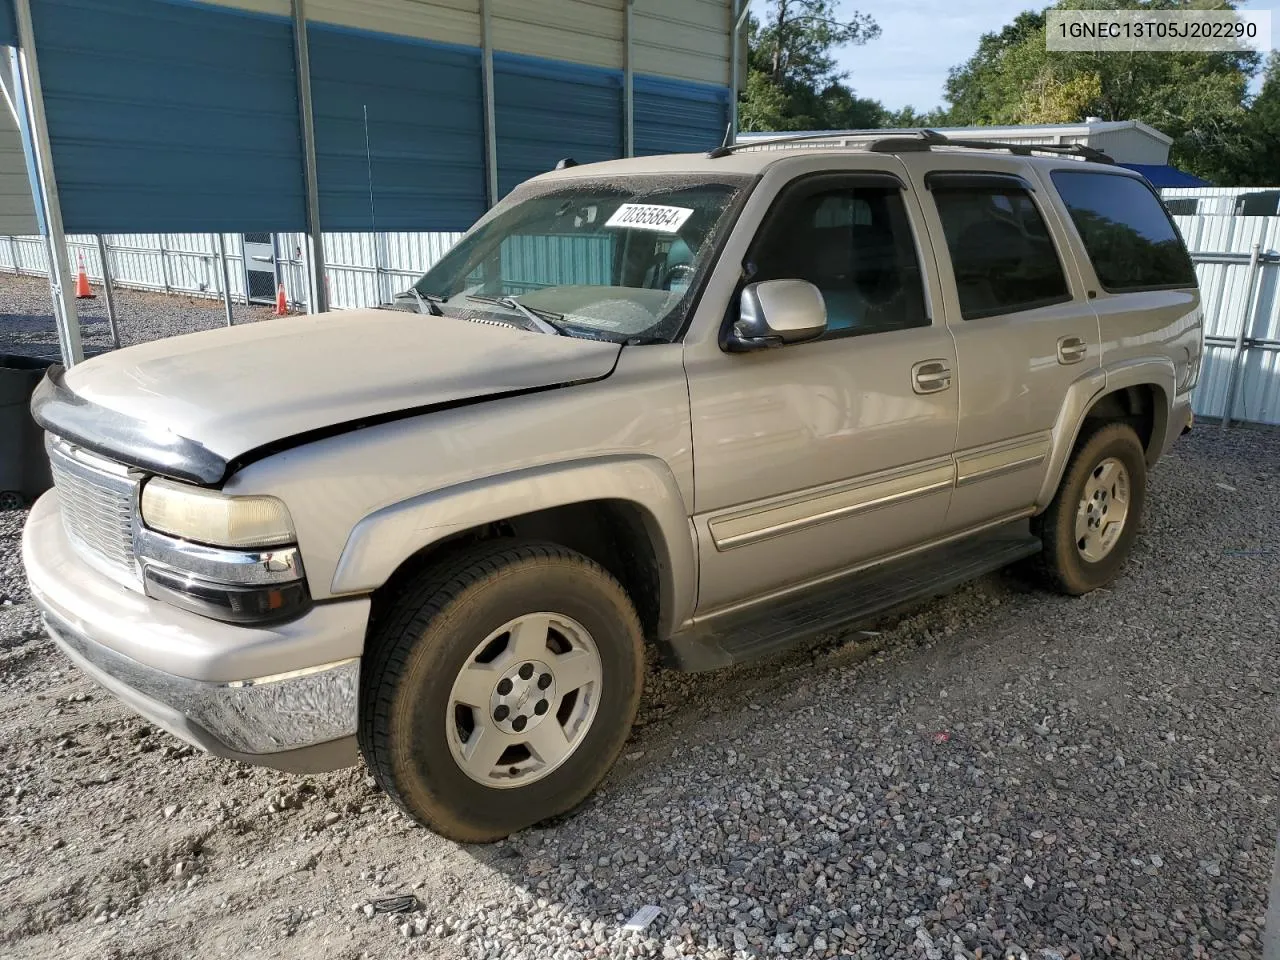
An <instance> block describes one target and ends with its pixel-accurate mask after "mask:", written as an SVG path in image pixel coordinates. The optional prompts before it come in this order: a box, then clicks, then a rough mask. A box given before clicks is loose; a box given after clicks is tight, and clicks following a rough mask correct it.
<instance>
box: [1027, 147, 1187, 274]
mask: <svg viewBox="0 0 1280 960" xmlns="http://www.w3.org/2000/svg"><path fill="white" fill-rule="evenodd" d="M1052 176H1053V184H1054V186H1055V187H1057V188H1058V194H1059V195H1060V196H1061V197H1062V200H1063V202H1064V203H1065V204H1066V205H1067V210H1068V211H1069V212H1070V213H1071V220H1072V221H1073V222H1074V223H1075V225H1076V229H1077V230H1078V231H1080V238H1081V239H1082V240H1083V241H1084V248H1085V250H1086V251H1087V252H1088V254H1089V259H1090V260H1091V261H1092V262H1093V269H1094V271H1095V272H1096V273H1097V274H1098V282H1099V283H1101V284H1102V287H1103V289H1104V290H1108V291H1110V292H1113V293H1115V292H1120V291H1125V290H1151V289H1156V288H1160V287H1194V286H1195V285H1196V273H1195V268H1194V267H1192V265H1191V258H1190V257H1189V256H1187V249H1186V247H1184V246H1183V244H1182V238H1181V237H1179V236H1178V231H1177V228H1176V227H1174V225H1173V221H1172V220H1170V219H1169V214H1168V213H1167V212H1166V210H1165V208H1164V206H1163V205H1162V204H1161V203H1160V200H1159V199H1158V198H1157V197H1156V195H1155V194H1154V193H1153V192H1152V191H1151V189H1150V188H1149V187H1148V186H1147V185H1146V184H1145V183H1143V182H1142V181H1141V180H1137V179H1135V178H1133V177H1125V176H1119V175H1116V174H1108V173H1076V172H1075V171H1072V170H1055V171H1054V172H1053V174H1052Z"/></svg>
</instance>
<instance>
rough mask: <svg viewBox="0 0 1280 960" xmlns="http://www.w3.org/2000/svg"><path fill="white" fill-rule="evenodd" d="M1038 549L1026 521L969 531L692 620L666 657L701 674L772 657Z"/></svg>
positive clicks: (944, 590)
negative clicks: (777, 596)
mask: <svg viewBox="0 0 1280 960" xmlns="http://www.w3.org/2000/svg"><path fill="white" fill-rule="evenodd" d="M1040 549H1041V544H1040V540H1039V538H1037V537H1034V536H1032V535H1031V534H1030V533H1029V532H1027V524H1026V522H1025V521H1023V522H1022V523H1020V524H1014V525H1011V526H1009V527H1003V528H1001V529H999V530H997V531H994V532H992V533H988V534H984V535H979V536H972V537H966V538H965V539H963V540H957V541H955V542H954V543H949V544H945V545H943V546H940V547H935V548H933V549H931V550H927V551H923V552H921V553H917V554H912V555H911V556H909V557H905V558H903V559H901V560H894V561H890V562H887V563H881V564H878V565H876V566H874V567H870V568H868V569H865V570H860V571H858V572H857V573H852V574H849V575H848V576H846V577H841V578H840V579H839V580H836V581H833V582H831V583H825V584H822V585H821V586H819V587H815V588H814V589H812V590H807V591H804V592H802V593H800V594H798V595H796V596H792V597H786V598H784V599H782V600H779V601H777V602H775V603H767V602H766V603H763V604H760V605H758V606H755V607H752V608H750V609H748V610H745V611H742V612H739V613H729V614H725V615H723V616H720V617H715V618H713V619H711V620H709V621H707V622H706V623H703V624H695V625H694V626H693V627H691V628H690V629H688V630H686V631H684V632H682V633H679V634H676V635H675V636H674V637H672V638H671V639H670V641H669V642H668V659H669V661H671V665H672V666H674V667H676V668H677V669H680V670H685V671H689V672H699V671H703V670H716V669H719V668H720V667H728V666H732V665H734V664H738V663H746V662H747V661H750V660H758V659H760V658H762V657H768V656H772V655H773V654H776V653H781V652H782V651H784V650H786V649H787V648H788V647H791V646H792V645H794V644H797V643H799V642H800V641H802V640H806V639H812V638H814V637H816V636H817V635H819V634H823V633H830V632H832V631H834V630H847V629H852V628H853V627H856V626H857V625H859V624H867V623H870V622H871V621H873V620H874V619H875V618H877V617H879V616H882V615H883V614H885V613H887V612H888V611H890V610H893V609H894V608H896V607H901V606H904V605H906V604H910V603H916V602H919V601H922V600H928V599H931V598H933V597H937V596H941V595H942V594H944V593H949V592H950V591H952V590H954V589H955V588H956V587H958V586H960V585H961V584H964V583H967V582H968V581H970V580H973V579H974V578H976V577H980V576H982V575H984V574H987V573H991V572H992V571H994V570H999V569H1000V568H1001V567H1005V566H1008V565H1009V564H1011V563H1013V562H1015V561H1017V560H1021V559H1023V558H1025V557H1030V556H1032V555H1034V554H1037V553H1039V552H1040Z"/></svg>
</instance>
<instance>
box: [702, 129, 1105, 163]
mask: <svg viewBox="0 0 1280 960" xmlns="http://www.w3.org/2000/svg"><path fill="white" fill-rule="evenodd" d="M814 140H844V141H848V140H864V141H869V142H868V143H867V150H868V151H870V152H871V153H914V152H920V151H925V150H930V149H932V148H933V147H967V148H969V149H971V150H1006V151H1008V152H1009V153H1012V154H1015V155H1017V156H1020V157H1029V156H1031V155H1032V154H1036V153H1049V154H1054V155H1058V156H1068V157H1080V158H1082V159H1084V160H1092V161H1093V162H1094V163H1115V160H1113V159H1112V158H1111V156H1110V155H1109V154H1106V153H1104V152H1103V151H1101V150H1099V149H1098V148H1097V147H1090V146H1086V145H1085V144H1083V143H1002V142H999V141H996V140H961V139H957V138H955V137H948V136H945V135H943V134H941V133H939V132H938V131H937V130H929V129H927V128H922V129H921V130H920V131H919V132H918V133H917V134H916V135H915V136H911V135H909V134H908V135H895V136H891V137H877V136H876V134H875V133H874V132H867V133H857V134H843V135H842V134H840V133H838V132H826V133H824V132H817V133H803V134H799V135H797V136H794V137H773V138H771V139H769V140H748V141H745V142H742V143H733V144H728V145H725V146H721V147H716V149H714V150H712V151H710V152H709V153H708V154H707V156H708V157H710V158H711V159H713V160H715V159H719V158H720V157H727V156H729V155H730V154H731V153H734V152H736V151H738V150H743V149H746V148H748V147H770V146H776V145H784V144H789V143H803V142H806V141H814Z"/></svg>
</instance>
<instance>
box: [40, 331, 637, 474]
mask: <svg viewBox="0 0 1280 960" xmlns="http://www.w3.org/2000/svg"><path fill="white" fill-rule="evenodd" d="M620 350H621V346H620V345H618V344H616V343H608V342H603V341H597V340H584V339H578V338H574V337H558V336H552V335H550V334H545V333H530V332H526V331H523V330H519V329H517V328H515V327H510V326H507V325H505V324H502V325H499V324H492V323H476V322H472V321H467V320H460V319H454V318H450V317H430V316H423V315H419V314H416V313H406V312H403V311H398V310H348V311H338V312H333V313H325V314H317V315H312V316H302V317H288V318H279V319H272V320H268V321H263V322H260V323H253V324H245V325H244V326H238V327H232V328H230V329H226V328H224V329H219V330H210V331H207V332H204V333H195V334H189V335H187V336H181V337H171V338H168V339H164V340H157V341H154V342H152V343H147V344H143V345H141V346H136V347H130V348H128V349H125V350H119V351H115V352H112V353H107V354H103V355H101V356H98V357H95V358H93V359H92V360H88V361H86V362H85V363H82V364H78V365H77V366H75V367H73V368H72V369H70V370H68V371H66V373H65V375H64V376H63V378H62V381H61V383H60V384H59V390H60V391H61V395H62V397H63V399H64V400H66V401H69V404H70V405H71V406H82V407H83V406H87V407H89V408H98V413H97V416H96V420H97V422H107V423H109V422H110V418H109V417H104V416H103V414H105V413H110V414H114V415H116V416H117V417H118V418H122V422H126V423H132V424H133V429H132V432H131V435H133V436H137V435H138V434H140V433H141V434H152V435H153V436H156V437H159V438H161V439H162V440H163V438H164V437H166V436H167V437H168V441H167V442H168V445H169V446H170V447H173V446H174V441H180V440H185V441H190V442H193V443H194V444H196V445H199V446H200V447H202V448H204V450H206V451H207V452H208V453H209V454H211V455H213V456H214V457H216V458H221V459H222V460H224V461H231V460H234V459H236V458H239V457H241V456H243V455H245V454H246V453H249V452H251V451H254V450H256V449H258V448H261V447H265V446H268V445H278V444H279V442H280V441H282V440H285V439H288V438H293V437H305V435H307V434H312V433H314V432H315V431H323V430H326V429H330V428H335V427H341V426H342V425H348V424H349V425H352V426H356V425H359V424H362V423H367V422H369V421H370V420H375V421H376V420H383V419H390V418H393V417H395V416H399V415H408V414H413V413H417V412H426V411H428V410H430V409H432V408H434V407H439V406H446V405H457V404H459V403H464V402H469V401H475V400H479V399H483V398H486V397H496V396H501V395H507V394H513V393H521V392H529V391H533V390H538V389H544V388H550V387H557V386H562V385H567V384H573V383H580V382H585V381H592V380H599V379H602V378H604V377H607V376H608V375H609V374H610V373H611V372H612V371H613V368H614V364H615V363H616V361H617V358H618V353H619V351H620ZM68 395H69V396H68ZM33 408H34V407H33ZM34 409H36V412H37V418H38V419H41V420H42V422H44V421H45V420H46V419H55V420H56V419H58V414H57V410H56V409H55V408H53V407H52V406H50V405H47V404H46V405H45V406H44V408H43V409H44V412H45V413H47V414H48V416H47V417H41V409H39V408H34ZM64 412H68V411H64ZM82 412H83V411H82ZM81 419H82V420H83V419H84V418H83V417H82V418H81ZM45 425H46V426H47V427H49V428H50V429H52V430H54V432H58V429H57V424H56V423H53V424H50V423H45ZM139 425H141V426H139ZM69 432H72V433H75V432H77V431H75V430H72V431H69ZM79 432H80V433H82V434H83V433H92V432H93V431H92V430H80V431H79ZM79 439H81V440H85V441H88V440H92V439H94V438H92V437H89V438H86V437H81V438H79ZM84 445H85V446H89V447H91V448H92V447H94V446H98V445H99V444H96V443H92V442H85V443H84ZM163 445H164V443H163V442H162V443H161V446H163ZM178 445H179V446H180V443H179V444H178ZM103 452H109V453H112V454H115V455H121V454H125V453H126V452H127V451H124V450H115V451H103ZM123 458H124V459H128V457H127V456H126V457H123ZM135 462H136V461H135ZM162 472H163V471H162ZM206 482H208V481H206Z"/></svg>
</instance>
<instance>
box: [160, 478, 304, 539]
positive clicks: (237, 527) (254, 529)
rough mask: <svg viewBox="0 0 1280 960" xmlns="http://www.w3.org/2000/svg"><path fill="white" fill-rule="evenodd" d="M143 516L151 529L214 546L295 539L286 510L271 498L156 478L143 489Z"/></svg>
mask: <svg viewBox="0 0 1280 960" xmlns="http://www.w3.org/2000/svg"><path fill="white" fill-rule="evenodd" d="M142 520H143V522H144V523H145V524H146V525H147V526H148V527H150V528H151V529H152V530H159V531H160V532H161V533H167V534H170V535H172V536H175V537H181V538H182V539H184V540H194V541H195V542H197V543H207V544H212V545H214V546H219V547H269V546H276V545H279V544H285V543H292V542H293V541H294V540H295V538H296V536H295V534H294V531H293V520H292V519H291V518H290V517H289V511H288V510H287V509H286V508H285V505H284V504H283V503H281V502H280V501H279V500H277V499H276V498H275V497H231V496H227V495H226V494H223V493H218V492H217V491H215V490H205V489H202V488H201V487H193V486H190V485H189V484H183V483H173V482H171V481H169V480H161V479H158V478H157V479H152V480H149V481H147V484H146V486H144V487H143V488H142Z"/></svg>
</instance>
